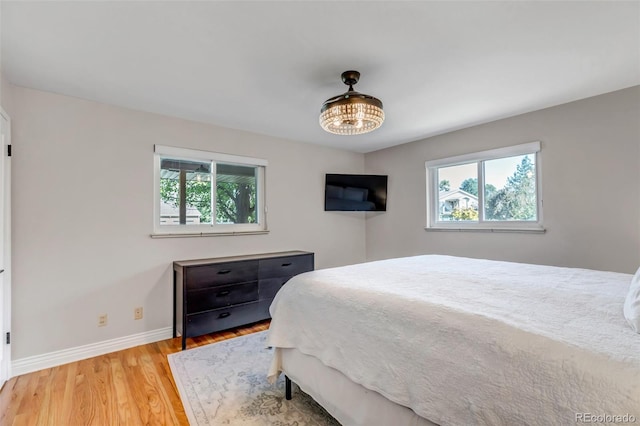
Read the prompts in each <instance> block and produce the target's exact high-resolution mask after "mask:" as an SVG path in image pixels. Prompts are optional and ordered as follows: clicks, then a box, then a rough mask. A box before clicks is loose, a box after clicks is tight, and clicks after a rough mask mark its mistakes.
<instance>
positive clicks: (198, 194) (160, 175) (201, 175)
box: [154, 145, 267, 235]
mask: <svg viewBox="0 0 640 426" xmlns="http://www.w3.org/2000/svg"><path fill="white" fill-rule="evenodd" d="M266 166H267V161H266V160H261V159H257V158H249V157H240V156H236V155H228V154H219V153H214V152H207V151H196V150H191V149H183V148H173V147H167V146H160V145H156V146H155V188H156V190H155V209H154V210H155V221H154V223H155V226H154V234H155V235H175V234H180V235H204V234H231V233H251V232H264V231H266V217H265V205H266V204H265V199H264V194H265V191H264V181H265V168H266Z"/></svg>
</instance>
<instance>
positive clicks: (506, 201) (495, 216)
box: [484, 154, 538, 221]
mask: <svg viewBox="0 0 640 426" xmlns="http://www.w3.org/2000/svg"><path fill="white" fill-rule="evenodd" d="M535 161H536V157H535V155H534V154H528V155H518V156H515V157H508V158H500V159H498V160H489V161H485V162H484V181H485V185H484V200H485V201H484V212H485V213H484V215H485V219H486V220H527V221H535V220H537V216H538V214H537V210H538V204H537V200H536V164H535Z"/></svg>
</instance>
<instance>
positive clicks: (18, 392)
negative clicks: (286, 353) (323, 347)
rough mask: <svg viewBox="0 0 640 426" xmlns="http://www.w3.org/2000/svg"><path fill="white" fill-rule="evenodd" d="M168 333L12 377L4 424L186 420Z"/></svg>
mask: <svg viewBox="0 0 640 426" xmlns="http://www.w3.org/2000/svg"><path fill="white" fill-rule="evenodd" d="M268 328H269V321H263V322H260V323H256V324H253V325H250V326H246V327H240V328H237V329H233V330H227V331H224V332H220V333H212V334H209V335H205V336H200V337H198V338H194V339H187V348H195V347H198V346H203V345H208V344H211V343H215V342H219V341H222V340H226V339H230V338H233V337H238V336H242V335H246V334H249V333H255V332H258V331H263V330H267V329H268ZM180 350H181V339H180V338H175V339H168V340H163V341H160V342H155V343H150V344H147V345H142V346H137V347H135V348H130V349H125V350H123V351H118V352H113V353H110V354H106V355H102V356H98V357H94V358H90V359H85V360H82V361H77V362H73V363H70V364H65V365H61V366H57V367H54V368H48V369H45V370H41V371H36V372H34V373H30V374H25V375H22V376H19V377H14V378H12V379H10V380H9V381H7V383H5V385H4V387H3V388H2V390H0V426H21V425H28V426H34V425H37V426H40V425H43V426H44V425H52V426H60V425H65V426H76V425H78V426H80V425H82V426H84V425H96V426H105V425H109V426H111V425H125V426H137V425H187V424H188V420H187V416H186V414H185V411H184V407H183V406H182V402H181V400H180V395H179V394H178V390H177V387H176V384H175V381H174V380H173V376H172V374H171V369H170V367H169V363H168V360H167V355H169V354H172V353H175V352H179V351H180Z"/></svg>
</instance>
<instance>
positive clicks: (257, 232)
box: [150, 230, 269, 238]
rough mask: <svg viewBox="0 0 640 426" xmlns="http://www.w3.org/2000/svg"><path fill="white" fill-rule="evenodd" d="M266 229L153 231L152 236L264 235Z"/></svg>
mask: <svg viewBox="0 0 640 426" xmlns="http://www.w3.org/2000/svg"><path fill="white" fill-rule="evenodd" d="M268 233H269V230H265V231H236V232H181V233H153V234H150V237H151V238H190V237H228V236H233V235H263V234H268Z"/></svg>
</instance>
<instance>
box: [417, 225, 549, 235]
mask: <svg viewBox="0 0 640 426" xmlns="http://www.w3.org/2000/svg"><path fill="white" fill-rule="evenodd" d="M424 230H425V231H429V232H494V233H518V234H544V233H545V232H547V230H546V229H545V228H453V227H449V226H447V227H444V226H442V227H427V228H424Z"/></svg>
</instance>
